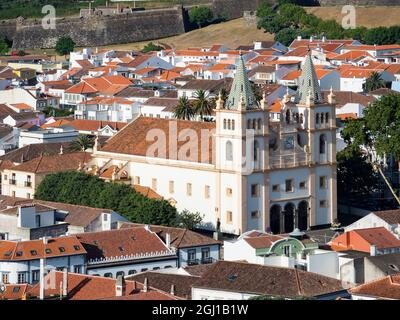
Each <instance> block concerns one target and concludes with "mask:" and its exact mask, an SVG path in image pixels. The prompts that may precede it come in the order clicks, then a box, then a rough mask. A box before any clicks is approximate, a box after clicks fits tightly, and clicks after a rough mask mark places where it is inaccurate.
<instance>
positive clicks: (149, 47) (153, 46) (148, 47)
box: [142, 42, 164, 53]
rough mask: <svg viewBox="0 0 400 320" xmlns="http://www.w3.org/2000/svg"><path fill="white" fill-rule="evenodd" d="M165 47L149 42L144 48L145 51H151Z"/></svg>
mask: <svg viewBox="0 0 400 320" xmlns="http://www.w3.org/2000/svg"><path fill="white" fill-rule="evenodd" d="M163 49H164V47H162V46H159V45H156V44H154V43H153V42H149V43H148V44H146V45H145V47H144V48H143V49H142V52H143V53H149V52H153V51H161V50H163Z"/></svg>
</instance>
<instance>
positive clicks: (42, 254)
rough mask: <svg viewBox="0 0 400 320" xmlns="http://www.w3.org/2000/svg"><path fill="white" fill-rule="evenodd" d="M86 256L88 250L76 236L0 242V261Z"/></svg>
mask: <svg viewBox="0 0 400 320" xmlns="http://www.w3.org/2000/svg"><path fill="white" fill-rule="evenodd" d="M78 254H86V250H85V249H84V248H83V246H82V244H81V243H80V242H79V241H78V239H77V238H76V237H75V236H71V237H59V238H51V239H48V243H47V244H44V242H43V240H42V239H39V240H29V241H7V240H2V241H0V260H2V261H11V260H12V261H18V260H20V261H25V260H36V259H41V258H53V257H63V256H71V255H78Z"/></svg>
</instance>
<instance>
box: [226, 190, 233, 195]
mask: <svg viewBox="0 0 400 320" xmlns="http://www.w3.org/2000/svg"><path fill="white" fill-rule="evenodd" d="M226 196H227V197H232V189H231V188H226Z"/></svg>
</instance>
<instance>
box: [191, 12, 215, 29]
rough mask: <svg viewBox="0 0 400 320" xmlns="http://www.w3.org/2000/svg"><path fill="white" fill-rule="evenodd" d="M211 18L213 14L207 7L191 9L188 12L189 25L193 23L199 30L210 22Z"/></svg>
mask: <svg viewBox="0 0 400 320" xmlns="http://www.w3.org/2000/svg"><path fill="white" fill-rule="evenodd" d="M212 18H213V13H212V11H211V9H210V8H208V7H197V8H193V9H191V10H190V12H189V20H190V23H195V24H197V26H198V27H199V28H201V27H202V26H204V25H205V24H206V23H208V22H210V21H211V20H212Z"/></svg>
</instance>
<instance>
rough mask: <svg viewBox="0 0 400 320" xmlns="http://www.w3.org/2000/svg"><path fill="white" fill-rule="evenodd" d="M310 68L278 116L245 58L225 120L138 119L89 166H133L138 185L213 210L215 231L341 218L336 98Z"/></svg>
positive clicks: (225, 105)
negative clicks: (258, 92)
mask: <svg viewBox="0 0 400 320" xmlns="http://www.w3.org/2000/svg"><path fill="white" fill-rule="evenodd" d="M303 69H304V70H303V75H302V80H301V86H300V88H299V91H298V93H297V95H296V97H293V99H292V98H291V97H289V96H285V99H284V107H283V108H282V111H281V113H282V116H281V121H280V122H279V123H277V122H275V123H274V124H271V123H270V121H269V107H268V105H267V102H266V100H265V97H264V99H263V100H262V101H261V102H260V103H259V104H258V103H257V102H256V100H255V97H254V96H253V93H252V90H251V86H250V82H249V80H248V79H247V77H246V71H245V66H244V61H243V60H242V59H240V62H239V65H238V68H237V73H236V75H235V79H234V82H233V85H232V90H231V92H230V95H229V98H228V100H227V101H226V102H224V101H222V99H219V100H218V101H217V108H216V110H215V112H216V123H210V122H195V121H176V120H169V119H158V118H145V117H139V118H137V119H135V120H134V121H132V122H130V123H129V124H128V125H127V126H126V127H125V128H124V129H123V130H121V131H120V132H119V133H118V134H116V135H115V136H113V137H112V138H111V139H109V140H108V141H107V143H106V144H105V145H104V146H102V147H99V146H98V144H96V145H95V147H94V159H93V161H92V162H91V163H90V164H89V167H90V166H97V167H98V168H99V169H100V171H99V172H100V174H101V173H102V172H103V171H105V170H107V168H108V167H110V166H112V165H116V166H119V165H122V166H124V167H125V170H126V171H127V173H128V175H129V176H130V178H131V179H132V181H134V184H140V185H143V186H147V187H150V188H152V189H153V190H154V191H156V192H157V193H158V194H160V195H162V196H163V197H164V198H165V199H167V200H168V199H171V198H172V199H174V200H175V201H176V206H177V208H178V210H183V209H188V210H190V211H194V212H196V211H199V212H200V213H202V214H204V225H203V228H206V229H212V230H214V229H216V228H217V227H220V229H221V231H223V232H227V233H234V234H241V233H242V232H245V231H248V230H253V229H257V230H267V229H269V230H272V232H273V233H281V232H291V231H293V229H294V228H296V227H297V228H299V229H301V230H305V229H308V228H310V227H314V226H318V225H330V224H331V223H332V222H333V221H334V220H335V219H336V215H337V213H336V145H335V143H336V137H335V132H336V116H335V96H334V94H333V93H331V94H330V95H329V101H330V103H324V102H323V98H322V93H321V90H320V88H319V85H318V79H317V77H316V73H315V70H314V67H313V64H312V61H311V57H310V56H309V57H308V58H307V61H306V63H305V66H304V68H303ZM196 81H198V80H196ZM292 100H293V101H294V102H293V101H292ZM188 137H189V140H188ZM185 141H188V142H187V143H186V144H185V143H183V142H185ZM167 143H168V147H167ZM200 150H201V151H200ZM167 151H168V152H167ZM242 155H246V156H245V160H246V163H245V165H243V156H242Z"/></svg>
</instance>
